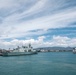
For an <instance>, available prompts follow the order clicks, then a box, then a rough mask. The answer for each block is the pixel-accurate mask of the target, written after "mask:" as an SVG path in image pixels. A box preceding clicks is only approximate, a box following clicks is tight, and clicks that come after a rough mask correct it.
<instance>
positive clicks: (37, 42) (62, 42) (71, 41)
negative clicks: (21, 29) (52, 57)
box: [0, 36, 76, 49]
mask: <svg viewBox="0 0 76 75" xmlns="http://www.w3.org/2000/svg"><path fill="white" fill-rule="evenodd" d="M46 38H47V37H46V36H39V37H38V38H37V39H28V40H18V39H13V40H11V41H9V42H7V41H1V40H0V48H3V47H4V48H5V49H8V48H11V49H13V48H16V47H17V46H22V45H26V46H27V45H28V44H29V43H31V44H32V46H33V47H34V48H37V47H54V46H57V47H68V46H69V47H76V38H69V37H66V36H64V37H62V36H53V37H52V39H49V41H45V39H46Z"/></svg>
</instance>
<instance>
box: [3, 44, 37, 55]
mask: <svg viewBox="0 0 76 75" xmlns="http://www.w3.org/2000/svg"><path fill="white" fill-rule="evenodd" d="M32 54H37V51H36V50H34V49H33V47H32V46H31V44H29V45H28V46H22V47H19V46H18V47H17V48H16V49H13V50H11V51H10V52H3V54H2V55H3V56H20V55H32Z"/></svg>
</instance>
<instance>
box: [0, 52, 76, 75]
mask: <svg viewBox="0 0 76 75" xmlns="http://www.w3.org/2000/svg"><path fill="white" fill-rule="evenodd" d="M0 75H76V54H73V53H72V52H48V53H38V54H36V55H28V56H12V57H2V56H0Z"/></svg>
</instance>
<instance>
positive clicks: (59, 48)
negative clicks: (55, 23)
mask: <svg viewBox="0 0 76 75" xmlns="http://www.w3.org/2000/svg"><path fill="white" fill-rule="evenodd" d="M35 49H36V50H41V49H44V50H73V47H40V48H35Z"/></svg>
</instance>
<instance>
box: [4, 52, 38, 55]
mask: <svg viewBox="0 0 76 75" xmlns="http://www.w3.org/2000/svg"><path fill="white" fill-rule="evenodd" d="M32 54H37V52H10V53H8V52H5V53H3V56H22V55H32Z"/></svg>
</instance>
